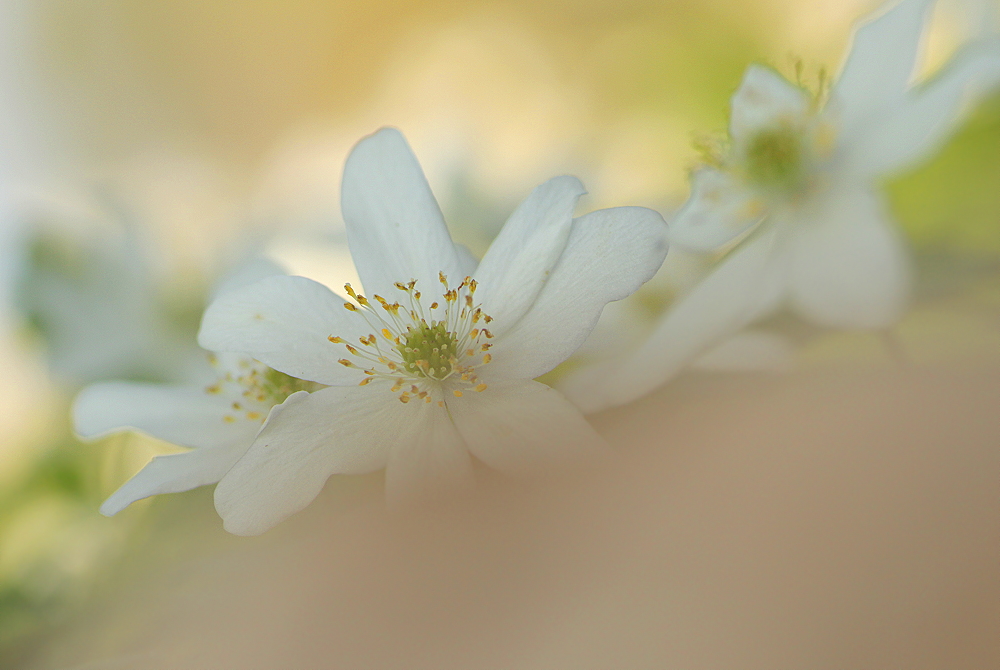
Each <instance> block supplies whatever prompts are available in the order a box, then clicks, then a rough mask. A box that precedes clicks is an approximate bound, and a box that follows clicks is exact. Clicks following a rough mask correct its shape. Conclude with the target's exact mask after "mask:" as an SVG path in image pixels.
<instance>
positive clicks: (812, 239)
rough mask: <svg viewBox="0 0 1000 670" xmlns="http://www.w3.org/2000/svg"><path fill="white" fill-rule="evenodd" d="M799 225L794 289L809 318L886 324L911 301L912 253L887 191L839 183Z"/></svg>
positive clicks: (793, 247)
mask: <svg viewBox="0 0 1000 670" xmlns="http://www.w3.org/2000/svg"><path fill="white" fill-rule="evenodd" d="M802 223H803V225H801V226H799V227H798V228H796V229H795V230H794V231H793V236H792V239H791V240H790V243H791V248H790V252H791V267H790V276H789V284H790V292H791V298H792V302H793V304H794V305H795V307H796V308H797V309H798V310H799V311H800V312H801V313H802V315H803V316H805V317H806V318H808V319H810V320H812V321H814V322H816V323H818V324H820V325H824V326H832V327H836V328H865V329H867V328H885V327H887V326H890V325H892V324H894V323H896V322H897V321H898V320H899V318H900V317H901V316H902V313H903V310H904V309H905V307H906V304H907V301H908V298H909V293H910V283H911V270H910V263H909V257H908V256H907V254H906V251H905V249H904V246H903V243H902V241H901V240H900V238H899V235H898V234H897V233H896V230H895V228H894V227H893V226H892V223H891V221H890V219H889V217H888V215H887V213H886V211H885V206H884V203H883V202H882V199H881V198H880V197H879V196H878V195H876V194H875V193H874V192H872V191H870V190H865V189H860V188H858V189H839V190H837V191H832V192H830V193H829V195H828V196H827V197H826V198H824V200H823V201H822V202H821V203H817V207H816V209H815V211H814V212H813V213H812V216H810V217H808V218H807V219H804V220H803V222H802Z"/></svg>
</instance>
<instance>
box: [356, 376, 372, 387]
mask: <svg viewBox="0 0 1000 670" xmlns="http://www.w3.org/2000/svg"><path fill="white" fill-rule="evenodd" d="M371 380H372V378H371V377H365V378H364V379H362V380H361V381H360V382H358V386H364V385H366V384H369V383H370V382H371Z"/></svg>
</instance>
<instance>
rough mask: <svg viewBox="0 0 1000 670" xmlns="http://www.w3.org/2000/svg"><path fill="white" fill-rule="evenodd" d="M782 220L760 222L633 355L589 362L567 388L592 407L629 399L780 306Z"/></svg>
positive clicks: (573, 397) (576, 400)
mask: <svg viewBox="0 0 1000 670" xmlns="http://www.w3.org/2000/svg"><path fill="white" fill-rule="evenodd" d="M777 232H778V231H777V228H776V227H773V226H768V229H767V230H759V231H758V233H756V236H755V237H752V238H750V239H749V240H747V241H746V242H745V243H744V245H743V246H741V247H739V248H737V249H736V250H735V251H734V252H733V253H732V254H730V255H729V256H728V257H726V258H725V259H724V260H723V261H722V262H721V263H720V264H719V266H718V267H717V268H716V269H715V270H714V271H713V272H712V274H710V275H709V276H708V277H706V278H705V279H704V280H703V281H702V282H701V283H700V284H698V285H697V286H696V287H695V288H694V289H693V290H692V291H691V292H690V293H689V294H687V295H686V296H684V297H683V298H681V300H680V302H678V303H677V304H676V305H674V306H673V307H671V309H670V310H669V311H668V312H667V313H666V314H665V315H664V317H663V319H662V320H661V321H660V323H659V324H658V325H657V327H656V329H655V330H654V331H653V333H652V335H650V337H649V339H647V340H646V342H645V343H644V344H643V345H642V346H641V347H640V348H639V349H637V350H636V351H634V352H633V353H632V354H631V355H629V357H628V358H626V359H624V360H620V361H612V362H610V363H607V364H602V365H595V366H592V367H589V368H584V369H582V370H580V371H578V372H576V373H574V374H571V375H569V376H568V377H567V378H566V379H565V380H564V381H563V382H562V383H561V384H559V389H560V390H561V391H562V392H563V393H565V394H566V396H567V397H568V398H569V399H570V400H571V401H572V402H573V403H575V404H576V405H577V406H578V407H579V408H580V409H582V410H583V411H584V412H585V413H590V412H597V411H601V410H603V409H607V408H609V407H615V406H618V405H624V404H625V403H628V402H631V401H633V400H635V399H637V398H641V397H642V396H644V395H646V394H647V393H649V392H651V391H653V390H654V389H656V388H658V387H659V386H661V385H662V384H664V383H666V382H667V380H669V379H670V378H671V377H673V376H674V375H675V374H677V372H679V371H680V370H681V369H683V368H684V367H685V366H686V365H688V364H689V363H691V362H692V361H693V360H694V359H695V358H696V357H697V356H698V355H700V354H701V353H703V352H705V351H707V350H709V349H710V348H712V347H713V346H715V345H717V344H719V343H720V342H722V341H723V340H724V339H726V338H728V337H730V336H732V335H733V334H735V333H737V332H738V331H740V330H742V329H743V328H745V327H746V326H747V325H749V324H750V323H752V322H753V321H755V320H757V319H758V318H760V317H761V316H763V315H765V314H767V313H768V312H770V311H771V310H773V309H774V308H775V307H776V306H777V305H778V303H779V301H780V299H781V298H782V296H783V295H784V290H785V275H784V268H783V254H782V253H781V247H780V246H779V244H780V242H781V239H780V237H779V236H778V235H777Z"/></svg>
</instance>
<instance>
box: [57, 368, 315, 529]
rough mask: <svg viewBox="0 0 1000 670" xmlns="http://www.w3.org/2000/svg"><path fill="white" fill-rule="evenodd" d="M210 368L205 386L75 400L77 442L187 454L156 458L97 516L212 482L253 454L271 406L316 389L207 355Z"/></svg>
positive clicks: (100, 392)
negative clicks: (157, 443)
mask: <svg viewBox="0 0 1000 670" xmlns="http://www.w3.org/2000/svg"><path fill="white" fill-rule="evenodd" d="M209 361H210V363H211V368H212V373H213V376H214V379H212V380H211V381H210V382H209V383H205V384H189V385H172V386H168V385H162V384H143V383H138V382H104V383H99V384H92V385H91V386H88V387H87V388H85V389H84V390H83V391H81V392H80V394H79V395H78V396H77V398H76V401H75V402H74V404H73V425H74V429H75V430H76V432H77V434H78V435H80V437H83V438H85V439H94V438H98V437H102V436H105V435H109V434H112V433H116V432H120V431H123V430H137V431H139V432H142V433H145V434H147V435H149V436H151V437H155V438H158V439H160V440H164V441H166V442H170V443H172V444H176V445H179V446H182V447H189V448H190V449H191V450H190V451H186V452H183V453H178V454H170V455H167V456H157V457H156V458H154V459H153V460H152V461H150V462H149V463H148V464H147V465H146V466H145V467H144V468H143V469H142V470H140V471H139V473H138V474H136V475H135V476H134V477H132V478H131V479H130V480H128V481H127V482H126V483H125V484H124V485H123V486H122V487H121V488H119V489H118V490H117V491H115V492H114V493H113V494H112V495H111V497H109V498H108V499H107V500H106V501H105V502H104V504H103V505H102V506H101V513H102V514H105V515H107V516H111V515H113V514H117V513H118V512H120V511H121V510H123V509H125V507H127V506H128V505H130V504H132V503H133V502H135V501H136V500H140V499H142V498H148V497H149V496H152V495H156V494H159V493H178V492H181V491H188V490H190V489H193V488H195V487H198V486H204V485H206V484H214V483H216V482H217V481H219V480H220V479H222V476H223V475H224V474H226V472H228V471H229V469H230V468H231V467H232V466H233V464H234V463H235V462H236V461H237V460H238V459H239V458H240V456H242V455H243V454H244V453H245V452H246V450H247V449H248V448H249V447H250V444H251V443H252V442H253V440H254V438H255V437H256V436H257V433H258V431H259V430H260V428H261V425H262V424H263V423H264V421H265V419H266V418H267V416H268V413H269V412H270V411H271V408H272V407H274V406H275V405H277V404H280V403H281V402H283V401H284V400H285V399H286V398H287V397H288V396H290V395H291V394H292V393H295V392H298V391H303V390H315V389H316V388H318V387H317V386H316V385H315V384H311V383H309V382H303V381H302V380H299V379H294V378H292V377H289V376H288V375H285V374H282V373H280V372H278V371H276V370H272V369H271V368H268V367H267V366H265V365H261V364H260V363H257V362H256V361H253V360H251V359H249V358H247V357H245V356H236V355H232V354H219V355H215V354H212V355H210V356H209Z"/></svg>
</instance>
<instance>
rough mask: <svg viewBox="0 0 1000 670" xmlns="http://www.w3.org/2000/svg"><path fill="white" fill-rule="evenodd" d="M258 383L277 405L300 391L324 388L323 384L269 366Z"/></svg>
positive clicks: (263, 392) (262, 390) (310, 391)
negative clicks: (298, 377)
mask: <svg viewBox="0 0 1000 670" xmlns="http://www.w3.org/2000/svg"><path fill="white" fill-rule="evenodd" d="M257 385H258V388H259V389H260V391H261V393H262V394H264V395H266V396H267V398H268V399H269V400H270V401H273V402H274V404H275V405H277V404H278V403H282V402H284V401H285V399H286V398H288V396H290V395H292V394H293V393H297V392H299V391H308V392H309V393H312V392H313V391H318V390H319V389H321V388H323V386H322V385H321V384H317V383H316V382H310V381H306V380H304V379H297V378H296V377H292V376H291V375H286V374H285V373H284V372H278V371H277V370H275V369H274V368H267V372H265V373H264V374H263V375H262V376H261V377H260V378H259V379H258V380H257Z"/></svg>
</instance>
